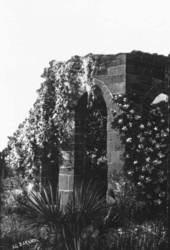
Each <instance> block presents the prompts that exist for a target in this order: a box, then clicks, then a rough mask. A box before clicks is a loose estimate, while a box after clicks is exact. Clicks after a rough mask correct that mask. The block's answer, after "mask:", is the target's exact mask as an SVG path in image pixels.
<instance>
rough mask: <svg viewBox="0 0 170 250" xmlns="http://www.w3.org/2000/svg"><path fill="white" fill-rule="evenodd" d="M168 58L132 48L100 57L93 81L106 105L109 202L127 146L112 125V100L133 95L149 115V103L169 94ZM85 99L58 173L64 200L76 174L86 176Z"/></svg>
mask: <svg viewBox="0 0 170 250" xmlns="http://www.w3.org/2000/svg"><path fill="white" fill-rule="evenodd" d="M166 64H167V57H165V56H162V55H157V54H149V53H143V52H140V51H133V52H131V53H120V54H117V55H103V56H101V58H100V63H99V69H98V71H97V73H96V75H95V76H94V83H95V85H96V86H97V87H98V88H99V89H100V92H101V94H102V96H103V99H104V101H105V104H106V108H107V165H108V173H107V183H108V192H107V201H108V202H111V197H109V193H111V192H110V190H111V189H112V183H111V175H112V174H113V173H114V171H115V170H121V169H122V168H123V165H124V158H123V153H124V146H123V145H122V144H121V142H120V136H119V133H118V132H117V131H116V130H114V129H113V128H112V126H111V123H112V121H113V117H112V113H111V110H112V109H115V110H117V106H116V105H115V104H114V103H113V101H112V96H113V95H115V94H128V95H131V97H132V98H133V100H134V101H135V104H136V107H137V108H138V111H139V112H140V113H142V115H143V117H144V118H147V112H148V110H149V105H150V104H151V103H152V101H153V100H154V99H155V97H156V96H157V95H159V94H160V93H164V94H167V83H166V82H165V69H166ZM84 94H85V91H82V99H81V100H80V99H79V100H77V108H76V110H75V126H74V128H73V130H74V131H73V138H72V141H71V143H70V146H68V149H67V150H66V151H65V152H64V153H63V154H64V157H63V159H64V164H62V166H61V168H60V173H59V188H60V192H61V194H62V199H63V203H66V202H67V199H68V194H69V192H71V191H72V190H73V185H74V182H75V180H76V178H77V176H80V175H83V171H84V169H83V162H84V158H83V157H84V152H83V150H84V141H83V140H84V139H83V130H82V129H81V128H82V121H83V120H82V117H83V115H84V112H85V109H84V104H83V95H84Z"/></svg>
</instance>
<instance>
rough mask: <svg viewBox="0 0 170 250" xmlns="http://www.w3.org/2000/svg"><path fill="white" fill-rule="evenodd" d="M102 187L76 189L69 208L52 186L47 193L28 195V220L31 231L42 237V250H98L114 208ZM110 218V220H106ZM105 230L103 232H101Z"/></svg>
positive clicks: (85, 185) (91, 184)
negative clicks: (97, 246)
mask: <svg viewBox="0 0 170 250" xmlns="http://www.w3.org/2000/svg"><path fill="white" fill-rule="evenodd" d="M102 188H103V186H102V184H101V183H99V182H93V181H89V182H88V183H87V182H85V181H82V182H81V183H79V185H75V187H74V190H73V192H72V194H71V195H70V197H69V201H68V203H67V205H65V207H63V206H62V204H61V199H60V194H59V191H58V189H57V191H56V192H55V193H56V195H55V197H54V192H53V191H54V190H53V189H52V187H51V185H49V189H48V191H47V189H46V188H42V191H41V192H40V191H38V192H35V191H34V192H31V193H30V194H29V195H27V203H24V204H22V205H23V206H24V209H25V214H24V220H25V221H27V223H28V224H29V229H30V230H32V233H34V235H37V237H39V244H38V246H39V248H41V249H66V250H82V249H95V245H96V244H97V242H98V240H99V237H100V236H101V235H102V234H103V233H104V232H105V231H106V227H107V225H109V227H110V224H109V223H108V221H112V222H113V220H112V219H111V220H110V217H111V216H112V218H114V217H113V213H108V212H110V211H111V210H110V207H109V206H108V204H106V201H105V197H103V195H102ZM106 218H107V219H106ZM101 229H102V230H101Z"/></svg>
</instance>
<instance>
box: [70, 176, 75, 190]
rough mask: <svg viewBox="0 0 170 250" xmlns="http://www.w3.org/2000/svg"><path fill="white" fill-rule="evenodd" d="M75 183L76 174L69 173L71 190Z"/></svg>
mask: <svg viewBox="0 0 170 250" xmlns="http://www.w3.org/2000/svg"><path fill="white" fill-rule="evenodd" d="M73 185H74V175H69V190H70V191H71V190H73Z"/></svg>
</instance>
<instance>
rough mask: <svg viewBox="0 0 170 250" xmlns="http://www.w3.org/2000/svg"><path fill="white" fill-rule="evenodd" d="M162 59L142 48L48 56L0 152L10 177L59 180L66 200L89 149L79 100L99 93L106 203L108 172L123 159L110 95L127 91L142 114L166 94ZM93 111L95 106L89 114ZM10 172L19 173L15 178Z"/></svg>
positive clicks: (26, 182)
mask: <svg viewBox="0 0 170 250" xmlns="http://www.w3.org/2000/svg"><path fill="white" fill-rule="evenodd" d="M166 63H167V58H166V57H164V56H161V55H156V54H153V55H151V54H148V53H142V52H131V53H120V54H117V55H93V54H89V55H87V56H85V57H79V56H74V57H72V58H71V59H70V60H68V61H67V62H57V61H54V60H53V61H51V62H50V66H49V67H48V68H45V69H44V73H43V74H42V77H43V78H44V82H43V83H42V84H41V87H40V89H39V90H38V91H37V93H38V97H37V100H36V102H35V104H34V107H33V108H32V109H31V110H30V114H29V117H28V118H27V119H26V120H25V121H24V122H23V123H22V124H20V125H19V127H18V130H17V131H16V132H15V133H14V134H13V136H11V137H10V138H9V143H8V148H7V149H5V150H4V152H3V154H4V157H5V162H6V166H7V169H8V172H9V174H8V175H11V176H10V180H11V181H12V180H14V182H15V183H16V182H17V183H20V185H24V186H28V185H30V183H32V184H34V183H35V181H36V182H37V183H40V184H41V183H42V182H43V183H46V181H47V180H52V182H53V184H54V185H56V184H57V183H59V188H60V192H61V193H62V197H63V202H66V201H67V197H68V195H69V192H70V191H72V189H73V185H74V181H75V175H81V173H80V172H81V171H78V168H79V169H81V168H82V169H83V168H84V166H82V165H83V162H84V157H85V154H86V151H88V150H87V143H85V141H84V137H87V133H84V132H83V133H81V134H80V133H79V132H80V131H79V130H80V127H81V126H79V125H80V124H79V121H80V122H81V119H79V118H80V117H77V115H78V114H79V115H80V114H81V113H82V115H83V114H84V112H89V110H88V109H86V108H83V105H84V104H83V102H81V100H82V98H83V96H86V100H85V103H86V104H87V106H89V107H90V103H94V102H93V100H95V98H96V96H97V95H98V93H99V95H100V96H101V97H102V98H101V100H102V101H101V102H103V104H104V105H103V106H105V111H104V112H103V113H102V111H101V110H102V109H101V107H100V109H98V112H97V114H99V113H101V115H100V116H98V118H101V117H103V121H104V120H105V123H102V122H101V123H96V124H98V125H96V126H99V127H100V125H101V124H103V127H102V129H103V133H102V135H101V134H100V133H98V135H97V136H98V137H102V138H103V139H104V135H105V138H106V146H105V154H106V157H105V160H104V158H103V162H104V161H105V163H106V164H107V170H106V171H107V186H108V188H107V189H108V190H107V200H108V202H111V201H112V196H111V193H112V192H111V191H112V188H113V183H112V175H113V172H114V171H119V170H120V171H121V170H122V169H123V166H124V162H125V158H124V151H125V147H124V145H123V144H122V142H121V138H120V131H119V130H118V129H115V128H114V127H113V126H112V124H113V122H114V116H113V113H112V111H113V110H115V111H116V112H117V113H118V114H119V113H120V114H121V110H119V106H117V103H116V102H115V101H114V99H113V96H115V95H122V94H125V95H128V96H130V97H131V98H132V99H133V101H134V103H135V106H136V108H137V112H138V113H139V114H143V115H144V117H147V111H148V108H147V107H148V105H150V103H151V101H152V100H153V99H154V98H155V97H156V96H157V95H158V94H159V93H167V83H166V81H165V79H164V76H165V67H166ZM96 90H97V91H96ZM92 97H93V98H92ZM94 106H95V105H94ZM78 110H79V111H78ZM95 111H96V108H94V110H93V113H95ZM76 119H77V120H76ZM78 120H79V121H78ZM90 120H91V119H90V118H89V120H88V121H90ZM99 120H100V119H99ZM78 124H79V125H78ZM77 127H79V129H78V130H77ZM84 131H85V130H84ZM91 131H92V130H91ZM78 134H79V135H80V136H78ZM93 134H94V132H93ZM91 135H92V134H91ZM98 137H96V139H97V138H98ZM78 141H79V142H80V144H79V145H80V147H78V149H79V150H77V143H78ZM86 141H87V140H86ZM96 141H97V140H96ZM81 147H82V149H81V150H80V148H81ZM90 150H91V152H92V151H94V149H90ZM103 151H104V149H103ZM96 152H97V151H96ZM91 155H92V153H91ZM101 157H104V155H102V153H101V154H100V155H99V156H98V159H97V160H99V158H101ZM82 159H83V160H82ZM90 159H91V158H90ZM78 161H79V163H80V164H78ZM79 165H80V166H79ZM75 166H76V168H77V170H76V168H75ZM10 169H13V173H12V172H11V171H10ZM15 172H17V173H19V175H18V176H19V177H18V178H16V175H15V174H14V173H15ZM82 173H83V171H82ZM16 186H17V185H16Z"/></svg>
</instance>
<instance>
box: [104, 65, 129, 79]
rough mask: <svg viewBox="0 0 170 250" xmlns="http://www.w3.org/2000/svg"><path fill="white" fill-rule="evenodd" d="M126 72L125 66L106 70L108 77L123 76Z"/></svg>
mask: <svg viewBox="0 0 170 250" xmlns="http://www.w3.org/2000/svg"><path fill="white" fill-rule="evenodd" d="M125 72H126V65H125V64H123V65H117V66H113V67H110V68H108V75H109V76H116V75H123V74H125Z"/></svg>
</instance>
